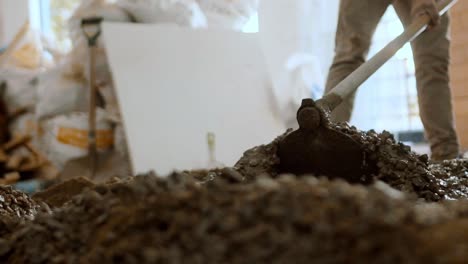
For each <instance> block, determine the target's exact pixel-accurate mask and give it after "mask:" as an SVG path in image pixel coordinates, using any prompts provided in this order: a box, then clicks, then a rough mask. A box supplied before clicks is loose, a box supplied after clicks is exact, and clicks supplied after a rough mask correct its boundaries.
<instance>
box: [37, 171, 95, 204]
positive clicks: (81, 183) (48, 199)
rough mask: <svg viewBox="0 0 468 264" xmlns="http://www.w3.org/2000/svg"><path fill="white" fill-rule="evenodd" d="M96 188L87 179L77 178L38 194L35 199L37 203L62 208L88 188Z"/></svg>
mask: <svg viewBox="0 0 468 264" xmlns="http://www.w3.org/2000/svg"><path fill="white" fill-rule="evenodd" d="M94 186H95V184H94V183H93V182H91V181H90V180H88V179H87V178H75V179H71V180H67V181H65V182H62V183H60V184H57V185H54V186H52V187H50V188H48V189H46V190H44V191H42V192H39V193H36V194H34V196H33V198H34V199H35V200H37V201H43V202H45V203H47V204H48V205H50V206H52V207H60V206H62V205H63V204H65V203H66V202H68V201H69V200H71V198H73V197H74V196H75V195H78V194H80V193H82V192H83V190H85V189H86V188H92V187H94Z"/></svg>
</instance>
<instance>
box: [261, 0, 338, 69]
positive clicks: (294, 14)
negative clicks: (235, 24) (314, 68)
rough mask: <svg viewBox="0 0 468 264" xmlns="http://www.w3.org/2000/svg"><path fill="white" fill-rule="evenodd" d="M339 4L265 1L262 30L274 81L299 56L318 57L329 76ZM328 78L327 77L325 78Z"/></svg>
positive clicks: (311, 0) (334, 1) (314, 0)
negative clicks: (303, 54) (298, 53)
mask: <svg viewBox="0 0 468 264" xmlns="http://www.w3.org/2000/svg"><path fill="white" fill-rule="evenodd" d="M338 3H339V0H328V1H324V0H263V1H260V8H259V29H260V33H261V34H262V39H263V42H264V47H265V53H266V57H267V59H268V60H269V64H270V67H271V69H270V71H271V74H272V76H273V77H278V76H280V75H281V72H282V71H283V65H284V63H285V62H286V60H287V58H288V57H289V56H290V55H292V54H293V53H296V52H305V53H308V54H310V55H313V56H315V57H317V59H318V61H319V64H320V70H321V72H322V73H323V75H326V74H327V72H328V68H329V66H330V63H331V60H332V57H333V48H334V39H335V29H336V24H337V19H338ZM324 77H325V76H324Z"/></svg>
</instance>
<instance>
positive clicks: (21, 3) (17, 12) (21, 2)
mask: <svg viewBox="0 0 468 264" xmlns="http://www.w3.org/2000/svg"><path fill="white" fill-rule="evenodd" d="M36 1H38V0H36ZM28 16H29V1H28V0H1V1H0V44H1V46H4V45H6V44H8V43H9V42H10V41H11V40H12V39H13V37H14V36H15V34H16V32H18V30H19V28H20V27H21V26H22V25H23V23H24V22H25V21H26V19H28Z"/></svg>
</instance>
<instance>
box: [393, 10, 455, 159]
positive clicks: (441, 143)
mask: <svg viewBox="0 0 468 264" xmlns="http://www.w3.org/2000/svg"><path fill="white" fill-rule="evenodd" d="M410 5H411V4H410V1H395V3H394V7H395V10H396V11H397V13H398V15H399V17H400V19H401V20H402V22H403V24H404V25H409V23H411V16H410V10H411V6H410ZM449 23H450V21H449V16H448V15H444V16H442V18H441V21H440V24H439V25H438V26H437V27H435V28H433V29H431V30H428V31H426V32H424V33H422V34H421V35H420V36H419V37H418V38H417V39H415V40H414V41H413V42H412V43H411V47H412V49H413V57H414V63H415V66H416V82H417V88H418V101H419V112H420V116H421V120H422V122H423V125H424V129H425V133H426V137H427V140H428V141H429V144H430V146H431V152H432V156H431V157H432V159H433V160H444V159H453V158H456V157H457V156H458V154H459V144H458V139H457V134H456V132H455V125H454V119H453V112H452V97H451V91H450V86H449V62H450V39H449Z"/></svg>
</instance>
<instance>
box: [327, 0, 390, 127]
mask: <svg viewBox="0 0 468 264" xmlns="http://www.w3.org/2000/svg"><path fill="white" fill-rule="evenodd" d="M390 3H391V0H341V1H340V10H339V20H338V27H337V30H336V37H335V57H334V59H333V62H332V65H331V67H330V71H329V73H328V78H327V83H326V85H325V93H327V92H329V91H330V90H331V89H333V87H335V86H336V85H337V84H338V83H340V82H341V81H342V80H343V79H344V78H346V77H347V76H348V75H349V74H350V73H352V72H353V71H354V70H356V69H357V68H358V67H359V66H360V65H361V64H362V63H364V61H365V59H366V56H367V53H368V51H369V47H370V43H371V39H372V35H373V34H374V32H375V29H376V27H377V24H378V23H379V21H380V19H381V18H382V16H383V14H384V13H385V10H387V7H388V6H389V5H390ZM353 102H354V94H353V95H351V96H349V97H348V98H347V99H346V100H344V101H343V102H342V103H341V105H340V106H338V107H337V108H336V109H335V110H334V111H333V113H332V115H331V119H332V121H335V122H341V121H349V119H350V118H351V113H352V108H353Z"/></svg>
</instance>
